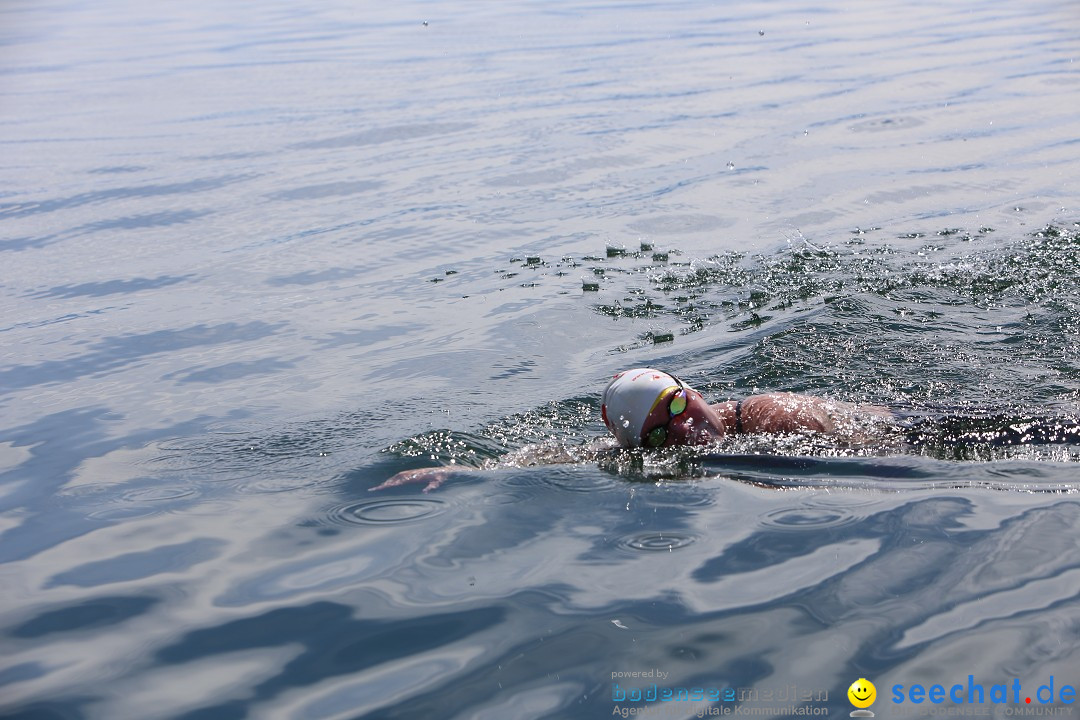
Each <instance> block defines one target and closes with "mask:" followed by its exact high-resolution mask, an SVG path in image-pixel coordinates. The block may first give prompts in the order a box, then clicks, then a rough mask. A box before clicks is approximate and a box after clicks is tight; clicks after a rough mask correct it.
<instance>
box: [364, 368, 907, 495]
mask: <svg viewBox="0 0 1080 720" xmlns="http://www.w3.org/2000/svg"><path fill="white" fill-rule="evenodd" d="M600 412H601V415H602V417H603V419H604V424H605V425H606V426H607V428H608V430H610V431H611V434H612V435H614V436H615V440H616V442H617V443H618V447H621V448H639V447H640V448H665V447H674V446H678V445H708V444H711V443H714V442H717V441H719V440H722V439H723V438H724V437H726V436H728V435H738V434H742V433H823V434H827V435H847V436H849V437H854V436H856V435H857V434H858V433H857V432H853V429H854V428H855V423H854V421H855V420H857V419H859V418H871V419H891V418H892V414H891V413H890V412H889V411H888V409H886V408H884V407H879V406H867V405H863V406H860V405H853V404H851V403H844V402H838V401H834V400H828V399H826V398H821V397H815V396H813V395H797V394H795V393H767V394H763V395H751V396H750V397H747V398H744V399H742V400H738V401H728V402H723V403H718V404H716V405H710V404H709V403H708V402H707V401H706V400H705V398H704V397H703V396H702V395H701V393H699V392H698V391H697V390H694V389H693V388H692V387H690V386H689V385H687V384H686V383H685V382H683V381H682V380H680V379H679V378H677V377H676V376H674V375H672V374H670V373H666V372H663V371H660V370H654V369H652V368H635V369H633V370H626V371H624V372H621V373H618V374H617V375H615V377H614V378H612V380H611V382H609V383H608V386H607V389H605V390H604V399H603V404H602V405H601V408H600ZM608 449H610V448H608ZM538 450H539V451H540V452H542V453H543V454H542V455H540V456H538ZM518 455H520V456H521V457H516V456H518ZM579 461H580V458H575V457H572V456H570V454H569V453H568V452H566V451H565V450H562V449H550V448H537V447H535V446H534V447H530V448H523V449H522V451H518V452H517V453H511V456H508V458H506V459H504V461H503V463H500V464H522V465H538V464H552V463H559V462H579ZM466 469H469V468H458V467H455V468H448V467H441V468H420V469H417V470H405V471H403V472H399V473H398V474H396V475H394V477H392V478H390V479H389V480H387V481H386V482H384V483H382V484H381V485H379V486H377V487H373V488H371V489H372V490H383V489H385V488H389V487H396V486H398V485H406V484H409V483H423V482H426V483H427V486H426V487H425V488H424V492H428V491H430V490H434V489H435V488H437V487H439V485H441V484H442V483H443V482H444V481H445V480H446V478H447V477H449V475H450V473H451V472H456V471H460V470H466Z"/></svg>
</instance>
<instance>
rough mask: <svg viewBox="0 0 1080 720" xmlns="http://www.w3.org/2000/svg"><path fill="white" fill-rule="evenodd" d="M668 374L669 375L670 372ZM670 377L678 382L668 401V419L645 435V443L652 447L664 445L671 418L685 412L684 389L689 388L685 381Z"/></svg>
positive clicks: (685, 395) (685, 397)
mask: <svg viewBox="0 0 1080 720" xmlns="http://www.w3.org/2000/svg"><path fill="white" fill-rule="evenodd" d="M668 374H669V375H671V373H668ZM671 377H672V378H674V379H675V382H677V383H679V389H678V390H676V391H675V394H674V395H673V396H672V397H671V402H670V403H668V414H669V415H670V417H668V421H667V422H666V423H664V424H663V425H657V426H656V427H654V428H653V429H652V430H650V431H649V432H648V434H647V435H645V444H646V445H647V446H649V447H652V448H658V447H663V446H664V443H666V442H667V439H668V430H667V428H668V425H670V424H671V421H672V419H673V418H676V417H678V416H679V415H682V414H683V413H684V412H686V403H687V400H688V399H689V396H688V395H687V394H686V391H687V390H689V389H690V388H688V387H687V386H686V383H684V382H683V381H682V380H680V379H679V378H677V377H675V376H674V375H671Z"/></svg>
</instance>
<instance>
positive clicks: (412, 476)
mask: <svg viewBox="0 0 1080 720" xmlns="http://www.w3.org/2000/svg"><path fill="white" fill-rule="evenodd" d="M448 477H450V468H444V467H437V468H419V469H417V470H402V471H401V472H399V473H398V474H397V475H395V476H394V477H392V478H390V479H389V480H387V481H386V482H384V483H383V484H381V485H376V486H375V487H373V488H368V492H374V491H375V490H385V489H386V488H392V487H399V486H401V485H411V484H413V483H423V482H426V483H427V486H426V487H425V488H424V492H431V491H432V490H435V489H436V488H438V487H439V486H440V485H442V484H443V483H444V482H446V478H448Z"/></svg>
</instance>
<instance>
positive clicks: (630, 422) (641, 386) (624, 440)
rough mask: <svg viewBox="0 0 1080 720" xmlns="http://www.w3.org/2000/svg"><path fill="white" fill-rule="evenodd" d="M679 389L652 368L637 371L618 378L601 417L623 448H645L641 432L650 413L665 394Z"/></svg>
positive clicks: (606, 397) (610, 386)
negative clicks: (674, 388) (670, 390)
mask: <svg viewBox="0 0 1080 720" xmlns="http://www.w3.org/2000/svg"><path fill="white" fill-rule="evenodd" d="M673 387H679V381H678V380H676V379H675V378H674V377H672V376H671V375H668V374H667V373H666V372H660V371H659V370H653V369H652V368H634V369H633V370H626V371H625V372H621V373H619V374H618V375H616V376H615V377H614V378H613V379H612V381H611V382H610V383H608V386H607V389H606V390H604V404H603V405H601V406H600V414H601V415H602V416H603V418H604V424H605V425H607V426H608V430H610V431H611V432H612V433H613V434H614V435H615V439H616V440H618V441H619V444H620V445H622V446H623V447H638V446H640V445H641V431H642V430H643V429H644V426H645V420H646V419H647V418H648V417H649V413H651V412H652V411H653V409H654V408H655V407H656V403H657V401H659V400H660V396H661V395H663V394H664V391H665V390H669V389H671V388H673Z"/></svg>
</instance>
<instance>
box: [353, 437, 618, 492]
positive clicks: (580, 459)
mask: <svg viewBox="0 0 1080 720" xmlns="http://www.w3.org/2000/svg"><path fill="white" fill-rule="evenodd" d="M612 447H613V446H612V445H611V443H600V442H598V443H595V444H593V445H588V446H585V447H577V448H567V447H566V446H564V445H561V444H558V443H544V444H540V445H526V446H525V447H523V448H519V449H517V450H514V451H512V452H510V453H507V454H506V455H504V456H502V457H501V458H499V459H498V460H489V461H487V462H486V463H484V465H483V466H481V467H468V466H465V465H444V466H442V467H434V468H417V469H416V470H403V471H401V472H399V473H398V474H396V475H394V476H393V477H392V478H390V479H389V480H387V481H386V482H384V483H382V484H381V485H377V486H375V487H373V488H369V491H372V490H385V489H387V488H392V487H399V486H401V485H412V484H415V483H427V485H426V486H425V487H424V492H431V491H432V490H435V489H437V488H438V487H439V486H440V485H442V484H443V483H444V482H446V480H447V478H449V477H450V476H451V475H452V474H455V473H461V472H478V471H481V470H494V469H496V468H501V467H532V466H534V465H571V464H575V463H584V462H592V461H594V460H596V459H597V458H598V457H599V456H600V455H601V454H602V453H604V452H608V451H610V450H611V449H612Z"/></svg>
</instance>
